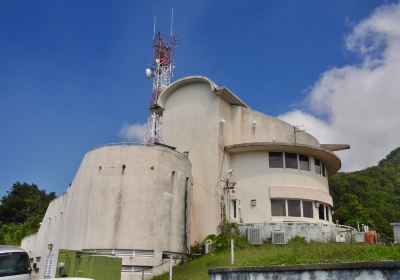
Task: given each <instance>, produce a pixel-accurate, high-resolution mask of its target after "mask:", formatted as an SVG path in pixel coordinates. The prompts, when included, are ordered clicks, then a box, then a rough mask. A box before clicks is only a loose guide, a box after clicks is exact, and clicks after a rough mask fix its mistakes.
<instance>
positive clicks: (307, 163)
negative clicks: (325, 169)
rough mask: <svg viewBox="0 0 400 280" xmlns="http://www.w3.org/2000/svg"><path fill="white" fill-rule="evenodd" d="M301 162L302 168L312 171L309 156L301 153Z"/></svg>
mask: <svg viewBox="0 0 400 280" xmlns="http://www.w3.org/2000/svg"><path fill="white" fill-rule="evenodd" d="M299 162H300V170H307V171H310V161H309V159H308V156H306V155H299Z"/></svg>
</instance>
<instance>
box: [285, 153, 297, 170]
mask: <svg viewBox="0 0 400 280" xmlns="http://www.w3.org/2000/svg"><path fill="white" fill-rule="evenodd" d="M285 167H286V168H292V169H297V168H298V164H297V154H294V153H285Z"/></svg>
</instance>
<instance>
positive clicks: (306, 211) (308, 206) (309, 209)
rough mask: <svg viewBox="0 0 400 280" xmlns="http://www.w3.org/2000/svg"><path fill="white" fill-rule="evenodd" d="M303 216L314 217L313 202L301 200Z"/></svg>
mask: <svg viewBox="0 0 400 280" xmlns="http://www.w3.org/2000/svg"><path fill="white" fill-rule="evenodd" d="M303 217H306V218H314V213H313V203H312V202H311V201H307V200H303Z"/></svg>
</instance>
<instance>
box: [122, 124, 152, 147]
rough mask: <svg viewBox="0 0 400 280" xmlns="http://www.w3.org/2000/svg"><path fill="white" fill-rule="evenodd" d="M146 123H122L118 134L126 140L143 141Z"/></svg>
mask: <svg viewBox="0 0 400 280" xmlns="http://www.w3.org/2000/svg"><path fill="white" fill-rule="evenodd" d="M146 130H147V124H146V123H134V124H127V123H124V124H123V125H122V127H121V129H120V131H119V136H120V137H122V138H123V139H125V140H128V141H134V142H140V143H143V142H144V137H145V135H146Z"/></svg>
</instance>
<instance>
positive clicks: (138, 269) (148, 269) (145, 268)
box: [121, 265, 153, 274]
mask: <svg viewBox="0 0 400 280" xmlns="http://www.w3.org/2000/svg"><path fill="white" fill-rule="evenodd" d="M121 272H140V273H142V272H144V273H146V274H147V273H153V267H152V266H137V265H122V266H121Z"/></svg>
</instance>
